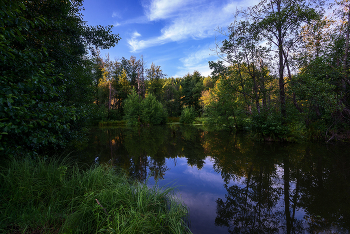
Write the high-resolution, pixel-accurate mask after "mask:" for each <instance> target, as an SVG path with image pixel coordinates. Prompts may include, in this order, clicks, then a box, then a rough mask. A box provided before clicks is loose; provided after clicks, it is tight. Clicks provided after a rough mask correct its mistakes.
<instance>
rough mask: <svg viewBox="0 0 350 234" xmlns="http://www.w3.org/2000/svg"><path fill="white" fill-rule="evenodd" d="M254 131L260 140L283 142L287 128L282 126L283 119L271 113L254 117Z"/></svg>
mask: <svg viewBox="0 0 350 234" xmlns="http://www.w3.org/2000/svg"><path fill="white" fill-rule="evenodd" d="M252 131H253V133H254V134H255V135H254V138H256V139H258V140H267V141H271V140H283V139H285V137H286V135H287V128H286V127H285V126H283V124H282V118H281V117H280V116H278V115H272V114H270V113H261V114H255V115H253V117H252Z"/></svg>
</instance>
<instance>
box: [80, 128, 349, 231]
mask: <svg viewBox="0 0 350 234" xmlns="http://www.w3.org/2000/svg"><path fill="white" fill-rule="evenodd" d="M349 150H350V147H349V145H344V144H337V145H325V144H315V143H312V144H311V143H309V144H291V143H278V142H277V143H276V142H275V143H263V142H257V141H253V140H252V139H250V138H249V137H247V136H243V135H236V134H234V133H230V132H227V131H204V130H200V129H198V128H195V127H193V126H180V125H175V126H171V127H170V126H165V127H164V126H161V127H148V128H143V129H138V130H132V129H127V128H101V129H92V131H91V135H90V141H89V143H88V145H87V146H86V147H85V149H84V150H82V151H81V152H79V155H80V156H79V157H80V160H82V161H84V162H86V163H88V164H93V163H108V164H112V165H116V166H119V167H121V168H123V169H124V170H125V171H126V172H127V173H128V174H129V175H130V176H132V177H134V178H136V179H138V180H140V181H143V182H147V183H148V184H149V185H150V186H153V185H155V184H157V185H159V186H175V187H176V188H177V189H176V196H177V197H179V198H181V200H182V201H183V202H184V203H185V204H186V205H187V207H188V208H189V211H190V212H189V221H190V228H191V231H192V232H193V233H195V234H197V233H198V234H201V233H349V230H350V153H349V152H350V151H349Z"/></svg>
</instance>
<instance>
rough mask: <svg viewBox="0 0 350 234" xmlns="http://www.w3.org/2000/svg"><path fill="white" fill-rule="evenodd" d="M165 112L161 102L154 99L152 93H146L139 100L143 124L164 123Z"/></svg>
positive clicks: (165, 118)
mask: <svg viewBox="0 0 350 234" xmlns="http://www.w3.org/2000/svg"><path fill="white" fill-rule="evenodd" d="M167 117H168V116H167V113H166V110H165V109H164V108H163V105H162V103H160V102H159V101H157V100H156V97H155V96H153V95H152V94H148V95H147V97H146V98H145V99H143V100H142V102H141V121H142V122H143V123H145V124H153V125H158V124H165V123H166V121H167Z"/></svg>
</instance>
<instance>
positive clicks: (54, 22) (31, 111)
mask: <svg viewBox="0 0 350 234" xmlns="http://www.w3.org/2000/svg"><path fill="white" fill-rule="evenodd" d="M81 5H82V1H67V0H66V1H58V0H50V1H24V2H23V1H1V10H0V15H1V18H2V19H3V20H1V22H0V33H1V39H0V40H1V41H0V54H1V56H0V87H1V88H0V132H1V135H0V137H1V143H0V153H1V154H23V153H27V152H28V151H31V152H32V153H33V154H37V153H40V152H43V151H46V150H48V149H52V148H57V147H64V146H65V145H66V144H67V143H68V142H69V141H70V140H72V139H74V138H76V137H78V135H79V134H78V133H79V131H80V129H81V128H82V126H83V125H84V124H85V121H88V120H89V117H88V114H89V110H86V109H89V105H91V102H92V98H93V87H92V76H91V69H92V67H91V63H90V61H89V60H88V59H87V58H86V57H84V55H86V53H87V48H88V47H89V46H97V47H102V48H109V47H110V46H113V45H115V44H116V43H117V42H118V40H119V37H118V36H117V35H113V34H110V27H107V28H104V27H96V28H94V27H89V26H86V25H85V23H84V22H83V20H82V16H81V15H80V14H79V10H80V8H81ZM52 9H55V10H54V11H53V10H52ZM58 32H60V33H58Z"/></svg>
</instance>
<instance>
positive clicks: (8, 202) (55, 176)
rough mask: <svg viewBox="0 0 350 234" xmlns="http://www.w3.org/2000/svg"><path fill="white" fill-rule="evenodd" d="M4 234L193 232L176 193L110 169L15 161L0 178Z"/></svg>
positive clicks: (0, 216) (0, 228)
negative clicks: (142, 182)
mask: <svg viewBox="0 0 350 234" xmlns="http://www.w3.org/2000/svg"><path fill="white" fill-rule="evenodd" d="M0 183H1V188H0V199H1V200H0V201H1V202H0V209H1V212H0V232H1V233H191V231H190V230H189V228H188V226H187V225H186V217H187V209H186V207H185V206H184V205H182V203H181V202H180V201H177V200H175V199H174V196H172V191H173V190H172V189H161V188H158V187H152V188H149V187H148V186H147V185H145V184H141V183H138V182H136V181H131V180H130V179H128V178H127V177H126V176H125V175H124V174H123V173H122V172H121V171H118V170H117V169H115V168H113V167H109V166H102V165H100V166H95V167H92V168H90V169H88V170H81V169H79V167H78V166H76V165H73V164H69V163H67V162H59V161H58V160H43V159H36V160H34V159H29V158H26V159H22V160H16V159H13V160H11V161H10V162H9V163H8V165H7V166H6V167H3V168H1V174H0Z"/></svg>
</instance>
